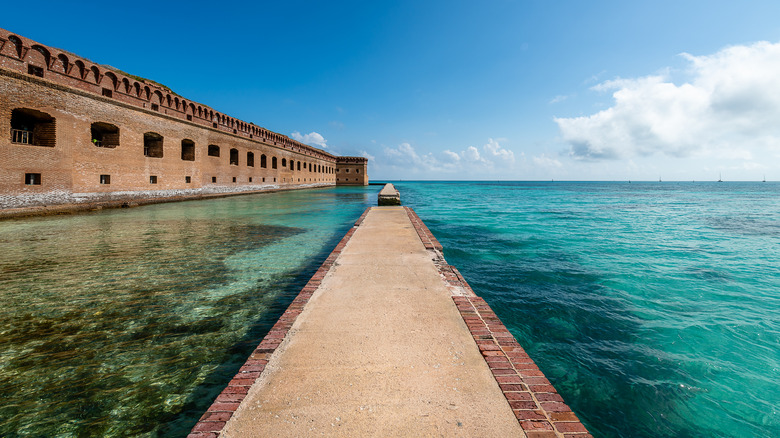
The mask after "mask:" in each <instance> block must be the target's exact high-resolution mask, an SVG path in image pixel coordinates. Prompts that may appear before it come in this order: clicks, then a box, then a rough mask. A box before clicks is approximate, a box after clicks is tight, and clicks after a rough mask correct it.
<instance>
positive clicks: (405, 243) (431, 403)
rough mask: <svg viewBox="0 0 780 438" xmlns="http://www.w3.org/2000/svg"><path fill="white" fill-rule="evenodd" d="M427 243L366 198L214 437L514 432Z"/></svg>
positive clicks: (396, 212) (405, 221) (395, 214)
mask: <svg viewBox="0 0 780 438" xmlns="http://www.w3.org/2000/svg"><path fill="white" fill-rule="evenodd" d="M429 254H430V253H429V252H428V251H426V250H425V248H424V246H423V244H422V243H421V241H420V237H418V235H417V232H416V231H415V229H414V227H413V226H412V224H411V222H410V220H409V217H408V215H407V213H406V211H405V210H404V209H403V208H402V207H374V208H372V209H371V210H370V212H369V213H368V215H367V216H366V217H365V219H364V220H363V222H362V224H361V226H360V227H358V228H357V229H356V231H355V233H354V235H353V236H352V237H351V239H350V240H349V242H348V243H347V245H346V247H345V248H344V249H343V251H342V252H341V254H340V256H339V257H338V259H336V262H335V263H334V265H333V267H332V268H331V269H330V271H329V272H328V273H327V275H326V276H325V278H324V279H323V280H322V282H321V284H320V286H319V288H318V289H317V290H316V291H315V292H314V294H313V295H312V297H311V299H310V301H309V302H308V304H307V305H306V307H305V308H304V310H303V312H302V313H301V314H300V315H299V316H298V317H297V319H296V320H295V323H294V324H293V326H292V328H291V329H290V331H289V333H288V334H287V336H286V337H285V340H284V341H283V342H282V343H281V345H279V347H278V348H277V349H276V351H275V352H274V354H273V356H272V357H271V358H270V360H269V362H268V364H267V366H266V367H265V371H264V372H263V373H262V375H261V376H260V377H259V378H258V380H257V381H256V382H255V383H254V385H252V387H251V388H250V389H249V392H248V394H247V395H246V398H244V399H243V401H242V402H241V404H240V406H239V407H238V409H237V410H236V411H235V414H234V415H233V416H232V417H231V418H230V420H229V421H228V422H227V424H226V425H225V426H224V429H223V430H222V434H221V436H222V437H266V436H268V437H270V436H274V437H284V436H289V437H301V436H320V435H326V436H360V437H363V436H383V437H384V436H443V437H444V436H446V437H451V436H482V437H486V436H497V437H509V436H521V437H522V436H525V435H524V433H523V430H522V429H521V427H520V425H519V424H518V420H517V418H516V417H515V414H513V412H512V409H511V408H510V406H509V404H508V402H507V400H506V398H505V397H504V395H503V394H502V392H501V389H500V388H499V386H498V384H497V383H496V379H495V378H494V377H493V375H492V374H491V371H490V369H489V368H488V366H487V364H486V362H485V359H483V357H482V354H481V353H480V350H479V348H478V347H477V345H476V343H475V342H474V339H473V338H472V335H471V334H470V332H469V329H468V328H467V326H466V324H465V323H464V321H463V318H462V317H461V315H460V313H459V312H458V309H457V308H456V306H455V304H454V303H453V299H452V297H451V294H450V292H449V291H448V289H447V286H446V284H445V282H444V281H443V280H442V277H441V275H440V274H439V271H438V270H437V268H436V266H435V265H434V263H433V261H432V260H431V256H430V255H429Z"/></svg>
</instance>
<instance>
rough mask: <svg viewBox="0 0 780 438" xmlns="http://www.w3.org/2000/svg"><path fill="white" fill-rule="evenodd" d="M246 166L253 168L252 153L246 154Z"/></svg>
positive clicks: (253, 156) (253, 155)
mask: <svg viewBox="0 0 780 438" xmlns="http://www.w3.org/2000/svg"><path fill="white" fill-rule="evenodd" d="M246 165H247V166H249V167H255V154H254V153H253V152H247V153H246Z"/></svg>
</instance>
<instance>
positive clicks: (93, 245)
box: [0, 187, 379, 437]
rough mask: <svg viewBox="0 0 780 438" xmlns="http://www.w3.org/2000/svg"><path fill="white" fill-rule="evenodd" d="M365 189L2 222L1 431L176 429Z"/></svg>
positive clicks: (341, 230)
mask: <svg viewBox="0 0 780 438" xmlns="http://www.w3.org/2000/svg"><path fill="white" fill-rule="evenodd" d="M378 190H379V187H366V188H363V187H354V188H349V187H339V188H331V189H316V190H304V191H291V192H280V193H269V194H262V195H245V196H238V197H230V198H222V199H214V200H206V201H192V202H179V203H170V204H159V205H152V206H145V207H139V208H133V209H122V210H106V211H102V212H97V213H90V214H81V215H72V216H58V217H46V218H33V219H20V220H8V221H2V222H0V249H1V250H0V394H2V403H1V404H0V436H4V437H11V436H35V437H38V436H185V435H186V434H187V433H188V432H189V430H190V429H191V428H192V426H193V425H194V424H195V422H196V421H197V419H198V418H199V417H200V416H201V415H202V414H203V412H204V411H205V410H206V408H208V406H209V405H210V404H211V402H212V401H213V400H214V398H215V397H216V395H217V394H218V393H219V392H220V391H221V390H222V388H224V386H225V385H226V384H227V382H228V381H229V380H230V378H231V377H232V376H233V375H234V374H235V373H236V371H237V370H238V368H239V367H240V366H241V364H242V363H243V362H244V360H246V358H247V357H248V355H249V354H250V353H251V351H252V349H253V348H254V347H255V346H256V345H257V344H258V343H259V341H260V339H261V338H262V336H263V335H265V333H266V332H267V331H268V329H269V328H270V326H271V325H273V324H274V323H275V322H276V319H277V318H278V317H279V315H281V313H282V312H283V311H284V309H285V308H286V307H287V305H288V304H289V302H290V301H292V299H293V298H294V297H295V295H296V294H297V293H298V292H299V291H300V289H301V288H302V287H303V285H304V284H305V283H306V281H308V279H309V278H310V277H311V275H312V274H313V273H314V271H315V270H316V269H317V268H318V267H319V264H321V263H322V261H323V260H324V258H325V257H327V255H328V254H329V252H330V251H331V250H332V249H333V247H335V245H336V243H337V242H338V241H339V240H340V239H341V237H343V235H344V234H345V233H346V231H347V230H348V229H349V228H350V227H351V226H352V224H353V223H354V221H355V220H356V219H357V218H358V216H360V214H361V213H362V211H363V210H364V209H365V208H366V207H367V206H368V205H371V204H373V203H375V202H376V192H377V191H378Z"/></svg>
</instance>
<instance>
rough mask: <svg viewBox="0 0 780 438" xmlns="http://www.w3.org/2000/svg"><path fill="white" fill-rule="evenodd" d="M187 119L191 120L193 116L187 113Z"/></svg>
mask: <svg viewBox="0 0 780 438" xmlns="http://www.w3.org/2000/svg"><path fill="white" fill-rule="evenodd" d="M187 120H189V121H190V122H191V121H192V116H191V115H189V114H187Z"/></svg>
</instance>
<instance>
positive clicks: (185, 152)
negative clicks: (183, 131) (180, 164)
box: [181, 138, 195, 161]
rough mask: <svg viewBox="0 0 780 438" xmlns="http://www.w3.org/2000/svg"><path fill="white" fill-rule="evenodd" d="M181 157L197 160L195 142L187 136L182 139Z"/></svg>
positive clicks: (187, 159) (185, 159)
mask: <svg viewBox="0 0 780 438" xmlns="http://www.w3.org/2000/svg"><path fill="white" fill-rule="evenodd" d="M181 159H182V160H184V161H195V142H194V141H192V140H190V139H188V138H185V139H184V140H182V141H181Z"/></svg>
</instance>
